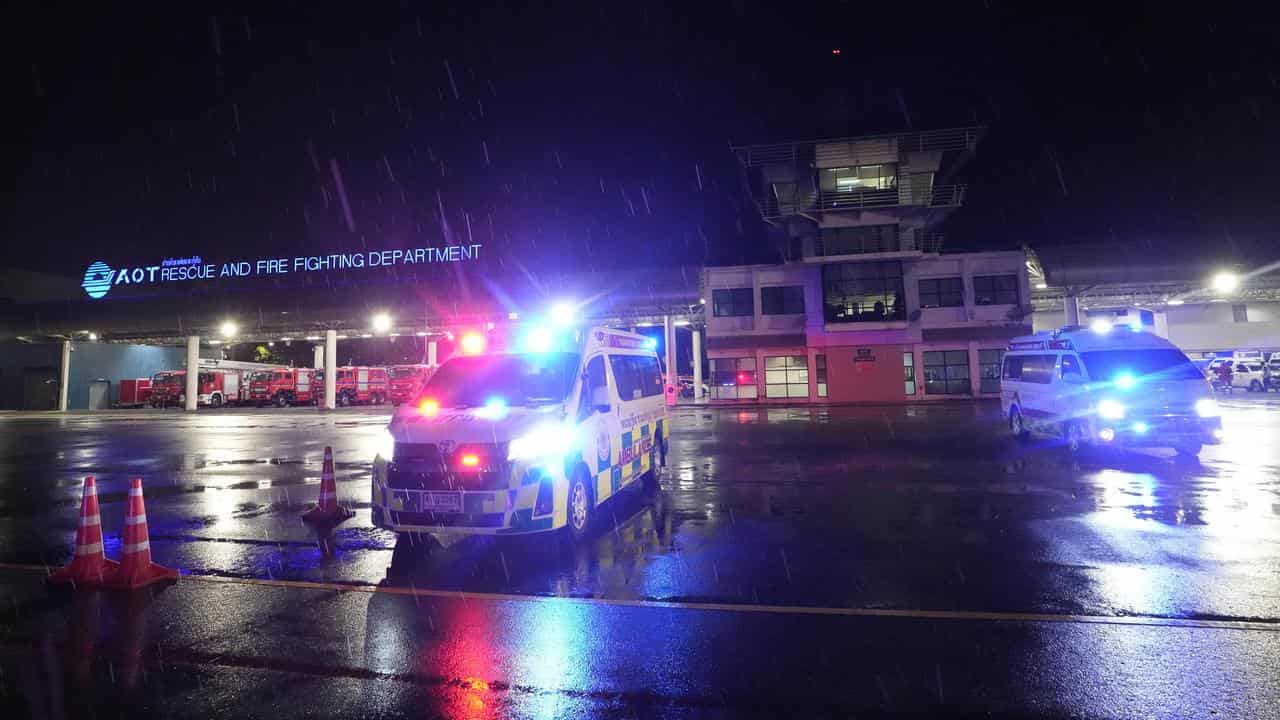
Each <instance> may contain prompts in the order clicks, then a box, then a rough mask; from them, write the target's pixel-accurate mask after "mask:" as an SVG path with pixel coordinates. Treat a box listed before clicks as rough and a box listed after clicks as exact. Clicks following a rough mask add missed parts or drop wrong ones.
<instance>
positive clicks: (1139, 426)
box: [1133, 422, 1151, 435]
mask: <svg viewBox="0 0 1280 720" xmlns="http://www.w3.org/2000/svg"><path fill="white" fill-rule="evenodd" d="M1150 429H1151V428H1149V427H1147V424H1146V423H1144V422H1136V423H1134V424H1133V431H1134V432H1136V433H1138V434H1139V435H1146V434H1147V430H1150Z"/></svg>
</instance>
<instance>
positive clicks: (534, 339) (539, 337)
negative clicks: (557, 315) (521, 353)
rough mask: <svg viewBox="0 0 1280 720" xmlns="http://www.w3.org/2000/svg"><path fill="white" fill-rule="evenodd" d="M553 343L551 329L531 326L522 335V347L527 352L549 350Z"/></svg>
mask: <svg viewBox="0 0 1280 720" xmlns="http://www.w3.org/2000/svg"><path fill="white" fill-rule="evenodd" d="M553 345H554V339H553V338H552V336H551V331H550V330H547V329H546V328H544V327H533V328H530V329H529V331H528V332H526V333H525V335H524V349H525V350H527V351H529V352H536V353H542V352H550V351H551V348H552V346H553Z"/></svg>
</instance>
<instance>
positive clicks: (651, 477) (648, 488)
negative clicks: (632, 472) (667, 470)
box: [640, 450, 662, 495]
mask: <svg viewBox="0 0 1280 720" xmlns="http://www.w3.org/2000/svg"><path fill="white" fill-rule="evenodd" d="M659 472H661V468H660V466H659V465H658V452H657V450H650V451H649V472H647V473H645V474H644V476H643V477H641V478H640V483H641V485H640V487H641V488H642V489H643V490H644V492H645V493H646V494H648V495H652V494H654V493H656V492H658V490H659V489H661V488H662V484H661V483H659V482H658V473H659Z"/></svg>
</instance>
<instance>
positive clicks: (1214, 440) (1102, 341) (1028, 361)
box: [1000, 325, 1223, 455]
mask: <svg viewBox="0 0 1280 720" xmlns="http://www.w3.org/2000/svg"><path fill="white" fill-rule="evenodd" d="M1000 400H1001V406H1002V408H1003V410H1004V414H1005V417H1006V418H1007V419H1008V421H1009V428H1010V429H1011V430H1012V431H1013V433H1014V434H1015V435H1016V436H1017V437H1018V438H1019V439H1021V440H1025V439H1026V438H1027V437H1028V435H1029V434H1030V433H1033V432H1035V433H1040V434H1045V435H1052V436H1057V437H1061V438H1063V439H1065V440H1066V442H1067V446H1068V448H1070V449H1071V450H1072V451H1073V452H1074V451H1078V450H1080V448H1081V447H1083V446H1084V445H1086V444H1098V445H1125V446H1133V447H1171V448H1174V449H1175V450H1177V451H1178V453H1179V454H1183V455H1196V454H1198V453H1199V452H1200V448H1201V446H1202V445H1216V444H1218V443H1220V442H1221V441H1222V435H1223V433H1222V418H1221V417H1220V416H1219V412H1218V404H1217V402H1216V401H1215V400H1214V399H1213V393H1212V390H1211V389H1210V387H1209V384H1208V382H1207V381H1206V380H1205V377H1204V375H1202V374H1201V373H1200V371H1199V370H1197V369H1196V368H1195V366H1194V365H1192V364H1191V361H1190V360H1188V359H1187V356H1186V355H1184V354H1183V353H1182V351H1181V350H1179V349H1178V348H1177V346H1175V345H1173V344H1172V343H1170V342H1169V341H1168V340H1165V339H1164V338H1161V337H1159V336H1156V335H1153V334H1151V333H1144V332H1139V331H1135V330H1133V329H1131V328H1130V327H1128V326H1125V325H1116V326H1114V327H1107V326H1106V325H1100V326H1098V327H1097V328H1094V329H1087V328H1081V327H1078V326H1075V327H1066V328H1062V329H1061V330H1056V331H1052V332H1049V331H1046V332H1041V333H1036V334H1035V335H1026V336H1023V337H1019V338H1015V339H1014V340H1013V341H1012V342H1010V343H1009V350H1008V352H1007V354H1006V355H1005V357H1004V366H1003V369H1002V372H1001V380H1000Z"/></svg>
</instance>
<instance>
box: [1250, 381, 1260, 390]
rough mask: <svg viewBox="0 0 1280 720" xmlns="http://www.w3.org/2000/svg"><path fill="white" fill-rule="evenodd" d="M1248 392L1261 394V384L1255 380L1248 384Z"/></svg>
mask: <svg viewBox="0 0 1280 720" xmlns="http://www.w3.org/2000/svg"><path fill="white" fill-rule="evenodd" d="M1249 392H1263V387H1262V383H1260V382H1258V381H1257V380H1254V381H1253V382H1251V383H1249Z"/></svg>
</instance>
